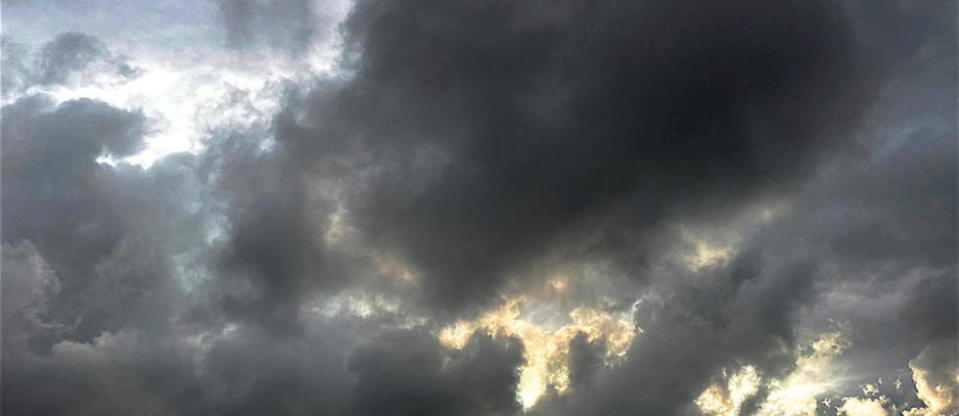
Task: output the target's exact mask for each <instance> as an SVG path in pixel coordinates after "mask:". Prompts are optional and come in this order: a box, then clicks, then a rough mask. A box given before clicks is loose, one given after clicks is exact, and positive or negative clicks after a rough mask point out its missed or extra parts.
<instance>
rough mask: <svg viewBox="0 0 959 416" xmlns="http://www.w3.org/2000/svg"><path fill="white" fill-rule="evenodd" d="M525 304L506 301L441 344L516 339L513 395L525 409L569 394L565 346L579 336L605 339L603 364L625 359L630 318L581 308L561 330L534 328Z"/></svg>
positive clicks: (444, 333) (452, 329) (461, 324)
mask: <svg viewBox="0 0 959 416" xmlns="http://www.w3.org/2000/svg"><path fill="white" fill-rule="evenodd" d="M551 284H555V282H553V283H551ZM526 302H527V300H526V299H525V298H524V297H515V298H510V299H507V300H506V301H505V302H504V303H503V304H502V305H501V306H500V307H498V308H496V309H493V310H491V311H488V312H486V313H484V314H483V315H481V316H480V317H478V318H477V319H474V320H470V321H465V320H463V321H458V322H456V323H454V324H452V325H450V326H448V327H446V328H443V329H442V330H440V331H439V333H438V337H439V340H440V342H441V343H442V344H443V345H444V346H446V347H448V348H454V349H460V348H463V347H464V346H465V345H466V343H467V342H468V341H469V338H470V336H472V334H473V333H474V332H475V331H477V330H483V331H485V332H486V333H487V334H490V335H492V336H497V337H500V336H508V337H516V338H519V339H520V341H522V343H523V354H524V357H523V358H524V359H525V361H526V362H525V364H524V365H523V367H521V368H520V379H519V385H518V387H517V393H516V395H517V400H519V402H520V403H521V404H522V405H523V408H524V409H528V408H530V407H532V406H533V405H534V404H536V402H537V400H539V398H540V397H541V396H542V395H543V394H544V393H545V392H546V391H547V389H548V388H550V387H551V388H553V389H555V390H556V391H557V392H558V393H563V392H565V391H566V390H567V389H569V371H570V369H569V363H568V358H569V343H570V341H572V340H573V338H575V337H576V336H577V334H579V333H583V334H585V335H586V337H587V339H588V340H589V341H591V342H592V341H596V340H600V339H604V340H605V346H606V350H605V358H606V360H607V363H610V364H612V363H613V362H615V360H616V359H618V358H621V357H623V356H624V355H625V354H626V351H627V350H628V348H629V346H630V344H632V341H633V337H634V336H635V335H636V332H637V330H638V328H636V327H635V325H634V324H633V320H632V316H631V314H629V313H613V312H608V311H605V310H603V309H601V308H595V307H585V306H581V307H577V308H575V309H573V310H572V311H570V312H569V314H568V316H567V318H568V319H567V320H566V321H565V322H563V323H562V324H550V323H540V322H533V321H532V320H530V319H528V318H527V317H526V316H524V312H523V306H524V303H526Z"/></svg>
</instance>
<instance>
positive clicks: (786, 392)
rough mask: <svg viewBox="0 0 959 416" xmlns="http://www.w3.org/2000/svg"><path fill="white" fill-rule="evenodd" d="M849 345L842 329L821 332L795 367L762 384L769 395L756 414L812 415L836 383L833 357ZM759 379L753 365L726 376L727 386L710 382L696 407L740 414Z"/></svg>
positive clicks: (716, 414)
mask: <svg viewBox="0 0 959 416" xmlns="http://www.w3.org/2000/svg"><path fill="white" fill-rule="evenodd" d="M848 347H849V342H848V341H846V340H845V338H843V336H842V333H841V332H838V331H837V332H828V333H823V334H820V335H819V337H818V339H817V340H816V341H815V342H813V343H812V345H811V348H812V352H811V353H808V354H803V353H802V352H800V351H797V353H796V369H795V370H793V371H792V372H791V373H789V374H788V375H787V376H786V377H784V378H782V379H770V380H767V381H766V383H765V386H766V389H767V390H768V391H769V394H768V395H767V396H766V399H765V400H764V401H763V402H762V403H761V404H760V406H759V410H758V411H757V412H756V415H759V416H815V415H816V405H817V397H818V396H820V395H821V394H823V393H825V392H827V391H829V390H830V389H831V388H833V387H835V386H836V385H837V383H838V382H837V380H836V377H835V376H834V375H833V374H832V372H831V367H832V361H833V359H834V358H835V357H836V356H838V355H839V354H841V353H842V352H843V350H845V349H846V348H848ZM761 385H762V378H761V376H760V374H759V373H758V372H757V371H756V369H755V368H754V367H752V366H748V365H747V366H745V367H743V368H742V369H740V370H739V371H738V372H736V373H735V374H733V375H732V376H731V377H728V379H727V382H726V385H725V386H723V385H719V384H713V385H710V386H709V387H707V388H706V390H705V391H703V393H702V394H700V396H699V397H698V398H697V399H696V401H695V403H696V405H697V406H699V409H700V410H701V411H702V412H703V413H705V414H708V415H713V416H736V415H739V412H740V408H741V406H742V404H743V403H744V402H745V401H746V400H747V399H749V398H750V397H752V396H754V395H755V394H756V393H757V392H758V391H759V386H761Z"/></svg>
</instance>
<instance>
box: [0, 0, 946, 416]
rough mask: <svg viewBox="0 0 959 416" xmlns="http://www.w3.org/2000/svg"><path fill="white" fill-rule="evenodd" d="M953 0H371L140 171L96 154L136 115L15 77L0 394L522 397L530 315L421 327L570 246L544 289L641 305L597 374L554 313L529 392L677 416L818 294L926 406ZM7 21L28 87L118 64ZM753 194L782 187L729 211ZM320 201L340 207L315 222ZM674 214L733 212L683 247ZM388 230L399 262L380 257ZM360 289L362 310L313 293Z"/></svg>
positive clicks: (429, 401)
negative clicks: (255, 103) (548, 381)
mask: <svg viewBox="0 0 959 416" xmlns="http://www.w3.org/2000/svg"><path fill="white" fill-rule="evenodd" d="M930 4H932V3H930ZM217 5H218V6H219V7H220V12H221V14H222V17H223V19H224V22H225V24H226V27H227V31H228V39H229V43H230V44H231V45H232V46H234V47H241V48H247V47H260V46H267V47H270V48H275V49H277V50H288V51H290V52H291V53H297V52H300V51H302V50H303V48H306V47H307V46H308V43H309V40H310V39H311V37H313V36H314V35H315V34H316V31H317V30H319V29H318V28H317V26H315V25H316V24H317V22H316V21H315V19H316V17H315V16H314V15H315V12H316V10H313V8H314V3H312V2H306V1H293V2H276V3H267V2H259V1H245V0H244V1H235V2H233V1H221V2H218V3H217ZM953 8H954V5H951V6H948V7H946V9H949V10H945V11H943V10H940V7H937V6H935V5H928V4H922V5H915V4H898V3H891V2H890V3H884V4H882V5H872V4H866V3H857V2H847V3H842V4H839V3H836V2H826V1H808V0H807V1H785V2H776V3H769V2H761V1H749V0H742V1H733V2H723V3H717V2H708V1H696V0H681V1H677V2H618V1H613V2H601V3H596V2H585V1H573V0H570V1H545V0H544V1H526V2H518V1H487V2H477V1H465V0H463V1H460V0H444V1H439V0H435V1H434V0H414V1H409V2H388V1H375V0H369V1H366V0H363V1H359V2H358V3H357V4H356V6H355V9H354V11H353V13H352V15H351V16H350V18H349V20H348V22H347V23H346V24H345V25H344V26H343V30H344V32H343V33H344V36H345V39H346V47H347V50H346V53H345V54H344V56H343V57H341V58H342V63H343V65H345V66H347V67H348V69H350V70H351V71H353V72H351V73H350V75H349V76H344V77H343V78H341V79H333V80H319V81H317V82H316V83H315V84H313V85H312V86H311V88H309V89H306V90H304V91H298V90H296V89H295V88H291V89H290V90H289V91H287V92H286V94H287V95H286V96H284V97H283V99H284V101H283V102H284V103H285V106H284V108H283V109H282V110H281V111H280V112H279V113H278V114H276V115H275V118H274V121H273V125H272V126H271V127H270V128H269V129H268V130H264V131H260V130H258V129H256V128H251V129H247V130H229V129H224V130H218V131H213V132H211V133H210V137H208V138H206V140H205V142H204V144H205V148H204V150H202V151H201V152H200V153H199V154H196V155H192V154H179V155H171V156H167V157H165V158H163V159H161V160H159V161H157V163H156V164H154V165H153V166H151V167H150V168H148V169H142V168H139V167H136V166H130V165H127V164H124V163H120V164H117V165H116V166H110V165H107V164H102V163H97V161H96V160H97V158H98V157H100V156H104V155H108V156H111V157H112V158H114V159H118V158H122V157H124V156H128V155H131V154H135V153H136V152H137V151H139V150H140V149H142V147H143V143H144V136H145V135H147V134H149V133H150V129H149V127H148V126H150V125H151V124H150V122H149V120H147V118H146V117H145V116H144V114H143V112H141V111H138V110H135V109H119V108H115V107H112V106H110V105H107V104H105V103H102V102H98V101H94V100H88V99H80V100H73V101H66V102H63V103H55V102H54V101H53V99H52V98H50V97H46V96H44V95H30V96H25V97H21V98H19V99H17V100H15V101H14V102H12V103H10V104H8V105H6V106H4V108H3V121H4V123H3V132H2V133H3V141H2V145H3V148H2V169H3V172H2V173H3V187H2V199H3V205H2V210H3V212H2V214H3V215H2V227H3V236H2V239H3V263H2V265H3V302H2V305H3V311H2V312H3V350H2V356H3V359H2V364H3V386H2V387H3V403H2V407H3V413H4V414H11V415H19V414H76V415H87V414H138V413H143V412H144V409H149V412H152V413H154V414H163V415H166V414H169V415H188V414H198V415H199V414H249V415H255V414H282V415H287V414H289V415H293V414H333V415H336V414H343V415H407V414H410V415H412V414H442V415H491V414H492V415H508V414H518V413H521V412H522V410H521V407H520V405H519V404H518V402H517V401H516V388H517V382H518V377H519V373H518V372H517V371H518V368H519V367H520V366H522V365H523V363H524V362H523V348H524V346H523V345H522V343H521V340H520V339H514V338H508V337H495V338H494V337H490V336H488V335H484V334H482V333H476V334H474V335H473V336H472V338H471V339H470V340H469V342H468V343H467V344H466V346H465V347H464V348H463V349H461V350H452V349H448V348H445V347H443V346H442V345H441V344H440V342H439V341H438V340H437V339H436V336H435V330H436V329H437V328H438V327H440V326H442V325H445V324H447V323H449V322H450V320H451V319H452V318H460V317H469V316H470V314H471V313H474V312H476V311H477V310H479V309H481V308H484V307H486V306H488V305H489V304H490V303H492V302H494V301H495V300H496V299H498V298H499V296H500V295H502V294H503V293H504V292H505V288H506V287H507V286H508V285H507V284H506V283H510V284H513V283H515V284H517V285H518V286H519V287H523V285H524V284H526V285H529V286H532V285H533V284H534V282H531V281H533V280H535V279H538V278H540V277H541V276H542V275H543V274H544V273H543V272H542V270H543V269H549V270H552V269H550V268H551V267H564V266H568V265H576V264H577V263H578V262H583V263H587V264H601V265H608V266H609V268H608V269H602V271H603V272H602V273H598V276H596V277H595V278H594V280H593V281H588V280H587V281H571V282H570V283H569V285H570V289H569V290H570V293H571V295H570V296H571V297H573V298H574V299H573V300H572V301H562V302H571V304H575V302H576V301H582V302H583V303H584V304H589V303H590V302H591V301H594V300H597V299H603V300H607V299H612V301H613V302H615V305H616V306H615V307H616V308H619V309H626V308H628V307H629V305H630V304H632V301H634V300H636V299H637V298H639V299H641V300H640V302H638V303H636V312H635V315H634V316H635V320H636V324H637V325H638V326H639V327H641V328H642V329H643V332H642V333H641V334H639V335H637V337H636V338H635V340H634V341H633V344H632V345H631V347H630V348H629V350H628V351H627V354H626V356H625V357H624V359H623V360H622V361H621V362H619V364H618V365H616V366H612V367H609V366H606V365H605V364H604V358H605V357H603V355H602V354H603V351H604V350H605V347H604V345H605V344H604V343H605V342H606V341H605V340H603V339H597V340H594V341H592V342H590V341H589V340H588V338H586V337H585V336H583V335H580V336H578V337H576V338H574V339H573V342H572V343H571V345H570V350H571V354H570V357H569V366H570V371H571V374H570V381H571V389H570V391H568V392H566V393H564V394H559V393H557V392H555V391H550V392H547V394H546V396H544V398H543V399H542V400H541V401H540V403H539V404H538V405H537V406H536V407H535V408H533V409H532V410H531V413H533V414H543V415H563V414H570V415H581V414H671V415H677V414H679V415H682V414H690V415H694V414H698V413H699V412H698V410H697V409H696V407H695V405H694V404H693V400H694V399H695V398H696V397H697V396H698V395H699V394H700V393H701V392H702V391H703V389H704V388H706V387H707V386H708V385H709V384H710V383H714V382H717V381H721V377H722V373H723V370H724V369H728V370H730V371H733V370H735V369H737V368H740V367H741V366H744V365H754V366H756V367H757V368H758V369H759V370H760V371H761V372H762V373H763V374H764V376H768V377H780V376H782V375H784V374H788V373H789V372H790V371H792V370H793V369H794V368H795V360H794V358H795V357H794V351H796V350H797V349H798V348H801V347H802V345H800V344H799V333H800V332H801V331H802V330H812V331H820V330H823V329H829V328H832V327H830V326H829V325H831V324H835V322H833V320H834V319H835V320H838V321H842V322H846V323H848V324H849V326H850V327H851V328H853V333H852V334H849V337H850V339H851V340H852V342H853V345H852V346H851V347H850V350H849V351H850V352H849V353H848V354H851V357H853V358H850V359H849V361H848V363H847V364H846V365H847V366H848V367H847V368H849V369H850V374H851V375H850V376H849V377H850V378H852V377H860V378H861V382H863V383H864V382H871V381H872V380H873V379H874V378H876V377H879V376H882V377H884V378H885V379H886V380H893V379H895V378H897V377H899V378H903V381H904V382H905V386H904V388H906V389H909V390H908V391H909V392H910V393H908V394H907V393H905V392H903V393H897V394H898V395H897V396H895V397H893V399H894V400H895V401H896V403H897V404H900V405H901V404H903V403H905V402H906V401H910V402H911V403H913V404H915V403H916V397H915V394H912V393H911V392H913V391H914V390H913V388H914V387H915V386H913V385H912V382H911V380H910V373H909V371H908V370H907V369H906V367H907V365H908V363H909V362H910V360H914V361H913V362H914V363H915V364H916V365H917V366H920V367H921V368H932V367H936V368H939V367H940V366H944V365H946V364H949V363H955V361H956V359H955V354H954V351H955V349H954V348H953V349H950V348H949V347H950V346H954V345H955V343H956V335H955V329H956V310H957V309H956V308H957V306H956V302H957V301H956V280H955V275H956V262H955V253H956V250H957V245H956V237H955V229H956V226H957V221H956V211H955V203H956V201H957V194H956V190H957V184H956V175H957V172H956V152H955V150H956V149H955V135H956V131H955V123H954V117H955V102H954V97H953V96H952V95H953V94H952V92H953V91H954V88H944V86H954V85H955V73H954V59H953V58H954V51H955V39H954V37H955V22H954V19H953V17H954V16H955V10H953ZM321 23H322V22H321ZM8 45H10V44H9V43H8V40H7V39H6V38H5V39H4V48H3V49H4V51H3V52H4V60H3V65H4V71H7V70H8V69H9V68H12V69H13V73H14V74H15V78H14V81H16V83H14V84H10V85H16V87H15V89H16V91H18V92H19V91H24V90H26V89H27V88H29V86H30V85H34V84H56V83H64V82H67V80H69V79H70V77H71V76H72V75H71V74H76V73H79V72H83V71H87V70H89V69H90V66H91V65H95V63H97V62H100V63H103V62H106V63H107V66H105V67H104V68H107V67H109V70H110V71H118V69H116V68H118V67H117V66H115V65H114V63H117V62H120V61H118V60H117V59H118V58H115V57H114V56H113V55H111V54H110V52H109V51H107V50H106V49H105V47H104V46H103V45H102V44H101V43H100V42H99V41H97V40H96V39H94V38H91V37H89V36H87V35H82V34H77V33H69V34H64V35H61V36H59V37H57V38H56V39H54V40H53V41H51V42H50V43H48V44H46V46H44V47H42V48H41V49H40V51H39V52H38V54H37V57H36V59H34V60H31V57H30V56H29V55H30V54H29V53H28V52H26V51H20V50H18V49H16V48H12V47H8ZM22 74H29V76H28V75H23V76H21V75H22ZM5 75H6V74H5ZM21 78H22V79H21ZM7 79H8V78H5V81H4V82H5V84H4V89H5V94H6V93H7V90H8V89H11V90H12V88H14V87H8V86H7V85H8V84H6V80H7ZM5 97H6V95H5ZM271 136H272V137H271ZM273 138H275V142H274V141H272V140H271V139H273ZM331 189H334V190H336V191H335V192H334V191H331ZM769 201H784V202H783V205H784V206H785V207H786V208H783V209H782V210H781V212H778V213H777V215H778V216H776V217H774V218H772V219H769V220H763V221H761V222H756V221H753V222H749V221H745V222H743V223H744V224H746V225H742V224H741V223H737V222H736V221H740V220H739V219H738V218H740V217H741V216H742V215H744V214H743V212H752V211H750V210H753V209H755V207H756V206H757V205H763V204H765V203H767V202H769ZM340 211H343V212H344V215H345V218H346V219H347V222H348V223H349V226H350V227H353V228H351V230H353V231H355V232H356V234H355V235H351V237H350V239H347V241H345V242H339V243H333V242H330V241H329V240H328V239H327V238H326V235H327V234H328V233H329V232H331V231H332V230H333V228H334V224H333V220H331V215H332V214H334V213H337V212H340ZM729 224H733V225H729ZM686 227H690V228H695V229H700V228H701V229H705V230H712V229H724V230H727V231H728V228H732V229H733V230H732V232H734V233H736V234H737V235H739V236H740V237H741V238H740V240H739V241H738V242H737V244H736V247H735V250H734V254H733V255H732V257H731V258H729V259H726V260H723V261H719V262H717V263H714V264H709V265H707V266H704V267H702V268H697V269H691V268H690V267H688V266H687V265H685V264H681V263H682V262H681V261H680V260H677V259H678V258H680V257H681V256H679V255H677V254H676V253H680V252H685V251H686V250H688V249H689V244H690V243H689V242H688V241H683V237H682V236H681V235H680V234H682V233H681V232H680V231H677V230H683V229H686ZM724 227H725V228H724ZM337 244H339V245H337ZM381 257H382V258H394V259H398V260H399V262H400V263H402V264H404V265H405V264H408V265H409V266H410V268H411V270H412V272H413V273H414V274H416V276H417V279H416V280H415V283H413V284H411V285H410V286H409V287H406V288H404V289H399V288H398V286H397V285H395V284H390V283H384V282H383V279H380V280H376V279H375V278H373V277H369V276H367V275H370V274H377V273H380V272H379V271H377V266H378V265H379V264H378V263H377V261H378V260H381ZM553 263H557V264H558V265H554V264H553ZM607 271H608V272H609V273H608V274H609V275H610V277H606V276H605V274H606V272H607ZM614 276H625V278H624V279H622V280H623V281H619V280H617V281H615V282H614V281H613V280H615V279H618V277H614ZM598 280H602V281H598ZM509 287H514V286H509ZM353 292H362V293H363V295H364V296H365V297H363V299H369V300H371V301H370V303H371V304H372V305H374V306H370V309H371V311H368V313H369V315H363V317H362V318H361V317H357V316H353V315H349V314H347V313H345V312H343V311H342V310H340V311H339V312H330V310H334V309H335V308H333V309H331V308H330V305H339V304H338V303H337V302H340V303H348V302H347V301H344V300H343V299H344V298H343V297H346V296H349V295H350V294H351V293H353ZM383 299H387V300H386V301H384V300H383ZM392 300H396V301H397V302H398V303H400V304H401V305H400V306H397V307H396V308H395V310H387V309H389V308H386V307H383V308H380V307H379V306H375V305H376V302H384V303H388V302H389V301H392ZM317 302H319V303H317ZM557 302H560V301H557ZM366 306H369V305H366ZM338 307H339V306H338ZM364 313H366V312H364ZM361 315H362V314H361ZM414 318H420V319H414ZM803 325H806V326H809V327H808V328H806V327H801V326H803ZM852 354H854V355H852ZM917 357H918V358H917ZM949 365H953V366H954V364H949ZM934 377H936V379H937V380H938V379H942V380H947V378H946V377H948V375H947V374H945V373H942V374H940V372H936V373H935V375H934ZM857 382H859V381H857ZM884 388H885V387H884ZM851 393H854V392H853V391H852V390H848V386H847V390H844V391H842V394H851ZM766 394H768V391H767V390H766V389H762V390H761V391H760V393H759V394H758V395H757V397H756V398H754V399H753V400H752V401H751V402H749V403H747V405H746V406H745V409H746V413H748V412H750V411H754V410H756V408H757V405H758V404H759V403H760V402H761V401H762V399H764V397H765V395H766ZM890 394H892V393H890ZM823 410H824V411H832V410H831V409H823Z"/></svg>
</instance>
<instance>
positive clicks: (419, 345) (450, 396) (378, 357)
mask: <svg viewBox="0 0 959 416" xmlns="http://www.w3.org/2000/svg"><path fill="white" fill-rule="evenodd" d="M447 354H451V355H452V356H451V357H446V355H447ZM521 355H522V345H521V344H520V343H519V342H518V340H515V339H510V338H506V339H502V340H493V339H492V338H490V337H489V336H487V335H484V334H480V333H476V334H474V335H473V336H472V337H471V338H470V341H469V343H468V344H467V345H466V347H465V348H464V349H463V350H460V351H454V352H447V351H444V350H443V349H442V347H441V346H440V344H439V341H437V340H436V338H434V337H432V336H431V335H430V334H428V333H423V332H419V331H396V332H390V333H386V334H383V335H381V336H380V337H378V338H376V339H374V340H373V341H372V342H371V343H370V344H369V345H368V346H364V347H361V348H359V349H358V350H357V351H355V352H354V353H353V355H352V356H351V357H350V363H349V367H350V371H351V372H353V373H354V374H356V376H357V384H356V388H355V389H354V391H353V396H352V398H351V400H352V406H353V409H352V413H353V414H357V415H384V416H387V415H390V416H392V415H397V416H400V415H510V414H516V413H517V412H518V411H519V404H518V403H517V402H516V396H515V387H516V382H517V380H518V375H517V372H516V367H517V366H518V365H519V364H521V363H522V356H521Z"/></svg>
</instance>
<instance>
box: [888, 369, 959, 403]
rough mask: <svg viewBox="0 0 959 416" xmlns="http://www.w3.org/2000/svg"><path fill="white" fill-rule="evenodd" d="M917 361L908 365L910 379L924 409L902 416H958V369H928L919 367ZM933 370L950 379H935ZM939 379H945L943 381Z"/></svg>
mask: <svg viewBox="0 0 959 416" xmlns="http://www.w3.org/2000/svg"><path fill="white" fill-rule="evenodd" d="M917 361H918V360H913V361H911V362H910V363H909V369H911V370H912V379H913V381H914V382H915V383H916V396H917V397H919V400H921V401H922V402H923V403H925V405H926V407H918V408H914V409H909V410H906V411H904V412H902V414H903V416H956V415H959V395H957V391H956V389H957V387H956V386H959V369H955V368H953V369H930V368H922V367H920V366H919V364H918V362H917ZM933 370H940V371H943V372H945V373H951V374H950V375H951V377H948V376H947V377H935V376H934V375H933V373H932V372H933ZM941 378H945V379H944V380H943V379H941Z"/></svg>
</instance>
